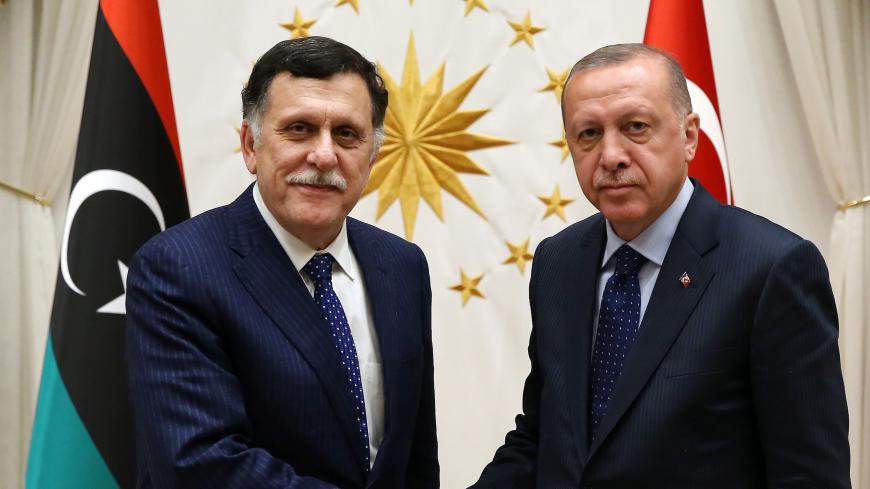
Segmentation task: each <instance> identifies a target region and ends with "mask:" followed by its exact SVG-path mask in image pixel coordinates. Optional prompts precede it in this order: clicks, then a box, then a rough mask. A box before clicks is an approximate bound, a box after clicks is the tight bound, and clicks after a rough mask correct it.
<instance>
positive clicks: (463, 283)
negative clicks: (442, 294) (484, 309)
mask: <svg viewBox="0 0 870 489" xmlns="http://www.w3.org/2000/svg"><path fill="white" fill-rule="evenodd" d="M459 277H460V278H459V283H458V284H456V285H453V286H451V287H450V290H455V291H457V292H459V293H461V294H462V306H463V307H465V303H466V302H468V299H470V298H471V296H473V295H475V296H477V297H480V298H481V299H486V297H484V295H483V293H482V292H481V291H480V289H478V288H477V284H479V283H480V279H482V278H483V274H482V273H481V274H480V275H478V276H476V277H469V276H468V275H465V271H464V270H463V269H462V268H460V269H459Z"/></svg>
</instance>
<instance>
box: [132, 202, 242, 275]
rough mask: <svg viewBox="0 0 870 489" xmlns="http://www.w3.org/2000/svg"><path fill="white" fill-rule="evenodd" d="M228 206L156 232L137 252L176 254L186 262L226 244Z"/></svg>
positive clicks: (171, 256)
mask: <svg viewBox="0 0 870 489" xmlns="http://www.w3.org/2000/svg"><path fill="white" fill-rule="evenodd" d="M226 208H227V206H221V207H217V208H214V209H211V210H208V211H206V212H203V213H202V214H199V215H196V216H194V217H191V218H190V219H187V220H185V221H182V222H180V223H178V224H176V225H175V226H172V227H170V228H168V229H166V230H165V231H163V232H160V233H158V234H156V235H154V236H153V237H152V238H151V239H149V240H148V241H147V242H146V243H145V244H144V245H142V247H141V248H139V250H138V251H137V252H136V256H160V257H163V258H164V259H166V258H172V259H173V261H174V262H176V263H177V264H179V265H186V264H189V262H190V261H191V260H193V259H195V258H196V257H202V256H204V255H208V254H209V253H210V252H214V251H216V250H217V249H218V247H217V246H218V245H221V247H222V248H225V245H224V243H225V242H226V232H225V228H224V222H225V219H226V217H225V215H226Z"/></svg>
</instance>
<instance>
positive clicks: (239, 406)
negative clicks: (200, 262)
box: [126, 242, 335, 489]
mask: <svg viewBox="0 0 870 489" xmlns="http://www.w3.org/2000/svg"><path fill="white" fill-rule="evenodd" d="M171 250H173V248H169V247H160V246H159V245H155V244H154V243H153V242H152V243H151V245H150V246H148V245H146V247H145V248H143V251H140V252H139V254H138V255H137V256H136V258H135V259H134V260H133V262H132V263H131V266H130V269H129V274H128V281H127V284H128V285H127V332H126V334H127V352H126V355H127V365H128V371H129V378H130V393H131V398H132V401H133V407H134V413H135V421H136V435H137V438H138V440H137V444H138V457H139V464H140V467H147V477H148V478H150V479H151V480H150V482H151V487H160V488H163V489H174V488H178V489H182V488H183V489H198V488H203V489H205V488H215V487H222V488H228V489H231V488H238V489H241V488H250V487H257V488H275V489H278V488H294V489H297V488H298V489H302V488H310V489H315V488H316V489H326V488H334V487H335V486H333V485H330V484H327V483H325V482H323V481H320V480H316V479H313V478H310V477H302V476H299V475H298V474H296V472H295V471H294V470H293V467H291V466H290V465H288V464H286V463H284V462H283V461H281V460H278V459H276V458H274V457H272V456H271V455H270V454H269V452H268V451H266V450H264V449H263V448H259V447H256V446H253V445H252V444H251V439H252V437H251V431H252V430H251V425H250V423H249V421H248V419H247V417H246V414H245V406H244V402H243V398H242V397H243V396H242V389H241V386H240V383H239V380H238V378H237V377H236V375H235V374H234V372H233V366H232V364H231V362H230V360H229V358H228V356H227V354H226V352H225V347H226V345H225V344H224V341H225V340H224V338H222V337H221V334H220V325H218V324H211V323H210V322H209V320H207V319H206V318H208V317H209V316H210V314H208V312H209V311H210V310H213V309H214V308H212V307H210V306H209V304H208V301H209V297H208V296H207V294H206V293H204V292H203V291H204V290H207V288H208V285H207V284H202V283H197V280H196V277H197V276H198V274H196V273H195V272H194V271H192V270H190V268H189V267H187V266H185V264H184V263H182V261H181V260H179V259H178V258H177V253H175V252H174V250H173V251H171ZM140 471H141V469H140ZM143 473H146V472H143Z"/></svg>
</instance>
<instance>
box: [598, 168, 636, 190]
mask: <svg viewBox="0 0 870 489" xmlns="http://www.w3.org/2000/svg"><path fill="white" fill-rule="evenodd" d="M639 184H640V179H639V178H638V176H637V175H635V174H634V173H631V172H628V171H625V170H621V171H608V172H602V173H598V174H596V175H595V179H594V180H593V181H592V185H593V187H595V188H596V189H600V188H602V187H619V186H623V185H639Z"/></svg>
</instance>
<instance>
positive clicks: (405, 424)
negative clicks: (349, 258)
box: [126, 187, 439, 489]
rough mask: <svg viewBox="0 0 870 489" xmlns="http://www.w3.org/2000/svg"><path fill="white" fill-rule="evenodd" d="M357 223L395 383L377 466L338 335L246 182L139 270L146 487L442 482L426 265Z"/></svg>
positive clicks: (138, 394)
mask: <svg viewBox="0 0 870 489" xmlns="http://www.w3.org/2000/svg"><path fill="white" fill-rule="evenodd" d="M347 227H348V239H349V241H350V246H351V248H352V249H353V252H354V254H355V255H356V258H357V261H358V262H359V264H360V267H361V268H362V275H363V277H364V280H365V285H366V290H367V293H368V299H369V302H370V304H371V310H372V318H373V320H374V324H375V328H376V329H377V333H378V340H379V343H380V349H381V361H382V366H383V376H384V390H385V407H384V411H385V413H384V414H385V433H384V438H383V441H382V443H381V446H380V449H379V452H378V455H377V458H376V460H375V464H374V467H373V469H372V471H371V473H370V474H369V475H368V476H366V474H365V471H364V465H363V463H364V462H363V453H362V447H361V446H360V443H359V439H358V434H357V428H356V421H355V420H354V419H352V418H351V414H352V412H353V408H352V404H351V400H350V397H349V394H348V393H347V389H346V380H345V376H344V373H343V370H342V369H341V367H340V363H339V359H338V355H337V353H336V352H335V348H334V346H333V344H332V339H331V338H330V336H329V332H328V331H329V328H328V326H326V324H325V323H324V321H323V319H322V318H321V316H320V312H319V310H318V308H317V306H316V305H315V303H314V301H313V299H312V298H311V296H310V294H309V293H308V291H307V289H306V288H305V286H304V284H303V282H302V280H301V279H300V277H299V275H298V273H297V272H296V270H295V268H294V267H293V264H292V263H291V262H290V259H289V258H288V257H287V254H286V253H285V252H284V250H283V248H281V246H280V244H279V243H278V241H277V239H276V238H275V236H274V235H273V234H272V232H271V231H270V230H269V228H268V226H267V225H266V223H265V221H263V219H262V216H260V214H259V212H258V210H257V208H256V205H255V204H254V201H253V198H252V194H251V187H249V188H248V189H247V190H246V191H245V192H244V193H243V194H242V195H241V196H240V197H239V198H238V199H236V201H235V202H233V203H232V204H230V205H227V206H224V207H220V208H217V209H214V210H212V211H209V212H206V213H204V214H201V215H200V216H197V217H194V218H193V219H190V220H188V221H186V222H184V223H182V224H180V225H178V226H175V227H173V228H171V229H169V230H167V231H166V232H164V233H161V234H159V235H157V236H156V237H155V238H153V239H152V240H151V241H149V242H148V243H147V244H146V245H145V246H143V247H142V249H141V250H139V251H138V252H137V254H136V256H135V258H134V259H133V261H132V263H131V265H130V269H129V275H128V277H127V352H126V354H127V362H128V368H129V374H130V390H131V397H132V401H133V404H134V412H135V419H136V435H137V452H138V471H139V475H138V480H139V487H140V488H151V487H154V488H160V489H168V488H180V489H181V488H183V489H195V488H210V489H212V488H258V489H261V488H262V489H265V488H291V487H292V488H300V489H301V488H326V487H340V488H342V489H344V488H363V487H370V488H380V489H405V488H436V487H438V480H439V468H438V460H437V443H436V435H435V401H434V386H433V371H432V342H431V322H430V307H431V290H430V286H429V271H428V267H427V265H426V260H425V258H424V256H423V254H422V252H421V251H420V249H419V248H418V247H416V246H415V245H413V244H410V243H408V242H406V241H405V240H403V239H400V238H398V237H396V236H393V235H391V234H389V233H387V232H385V231H381V230H379V229H377V228H375V227H373V226H370V225H367V224H364V223H361V222H359V221H356V220H354V219H351V218H348V219H347Z"/></svg>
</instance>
